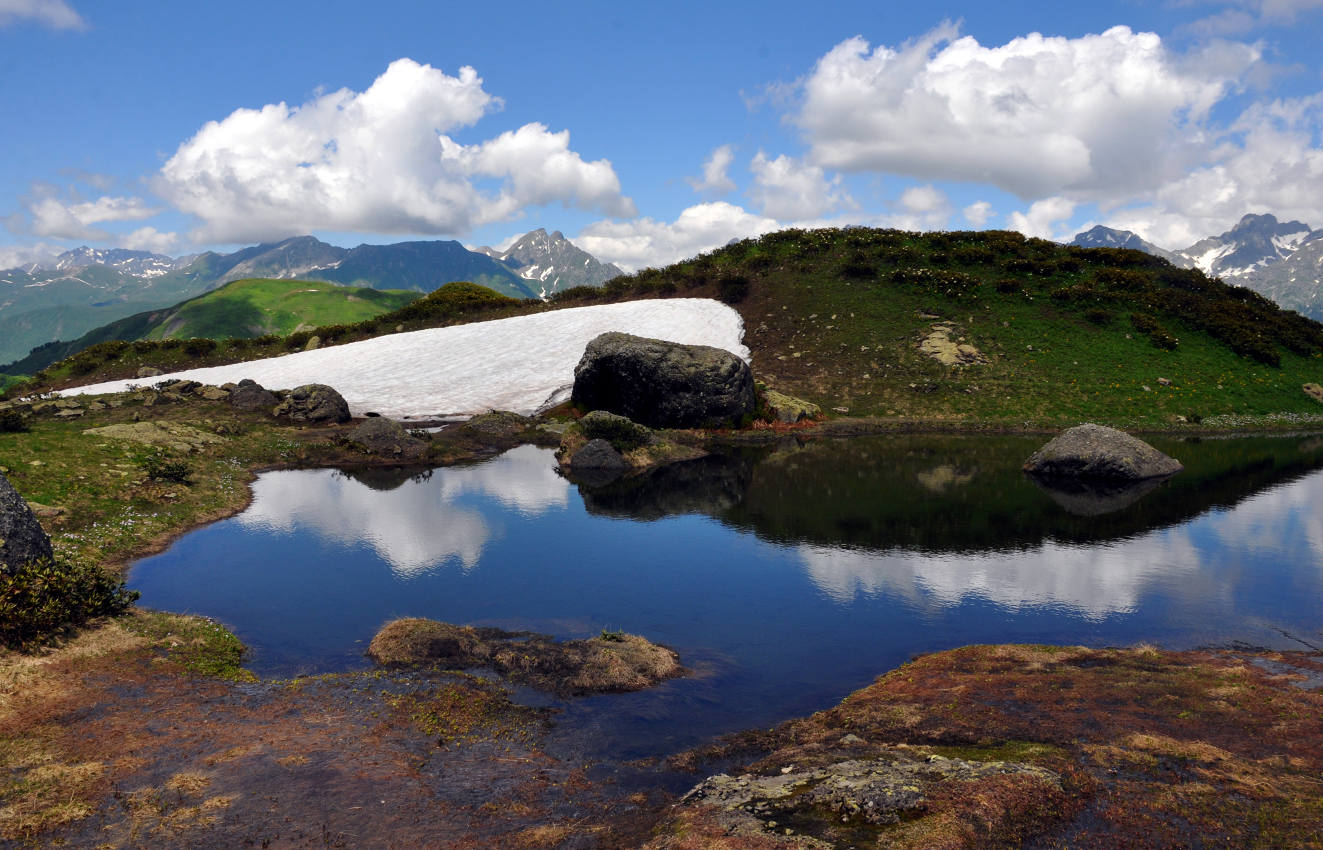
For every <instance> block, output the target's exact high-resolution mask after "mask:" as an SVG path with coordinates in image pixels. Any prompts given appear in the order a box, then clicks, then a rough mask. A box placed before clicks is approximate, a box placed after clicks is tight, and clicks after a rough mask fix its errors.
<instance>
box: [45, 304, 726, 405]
mask: <svg viewBox="0 0 1323 850" xmlns="http://www.w3.org/2000/svg"><path fill="white" fill-rule="evenodd" d="M607 331H623V332H625V333H631V334H635V335H636V336H645V337H651V338H653V339H665V340H669V341H671V342H681V343H686V344H690V345H711V346H714V347H716V348H724V349H726V350H727V351H730V352H732V353H734V354H736V355H738V356H739V357H741V358H743V359H744V360H745V361H748V360H749V349H748V348H746V347H745V346H744V343H743V337H744V322H743V321H742V320H741V319H740V315H739V313H736V312H735V311H734V310H732V309H731V308H730V307H728V306H726V305H725V304H722V303H721V302H719V301H713V300H710V299H706V298H668V299H661V300H651V301H629V302H625V303H622V304H601V305H597V306H593V307H571V308H567V309H564V310H555V311H552V312H549V313H538V314H536V315H532V316H516V317H514V318H510V319H497V320H495V321H490V322H475V323H473V324H468V325H457V326H455V327H449V328H431V329H428V330H421V331H410V332H408V333H398V334H388V335H386V336H381V337H377V338H375V339H367V340H362V341H360V342H351V343H347V344H345V345H336V346H330V347H327V348H319V349H317V350H315V351H301V352H297V353H294V354H286V355H284V356H282V357H271V358H268V359H266V360H250V361H247V362H245V363H232V364H230V365H228V366H210V367H207V368H204V369H189V370H187V371H184V372H172V373H170V374H168V375H161V376H160V377H156V378H149V379H138V380H128V381H108V382H106V383H101V384H91V385H88V386H84V387H73V388H70V389H67V390H64V392H63V393H62V395H66V396H68V395H83V394H96V393H113V392H122V391H123V390H125V389H128V388H129V386H130V385H139V386H140V385H143V384H144V383H156V382H157V381H164V380H169V379H174V378H178V379H185V380H191V381H201V382H202V383H204V384H213V385H220V384H224V383H228V382H236V383H237V382H238V381H240V380H242V379H244V378H251V379H253V380H254V381H257V383H259V384H261V385H262V386H264V387H266V388H268V389H290V388H293V387H297V386H299V385H301V384H314V383H316V384H329V385H330V386H332V387H335V388H336V389H337V390H339V392H340V394H341V395H343V396H344V397H345V401H347V402H349V410H350V412H351V413H353V414H354V415H355V416H361V415H363V414H364V413H367V412H368V411H374V412H376V413H380V414H381V415H382V416H389V417H391V418H393V419H430V418H441V417H453V416H472V415H474V414H478V413H485V412H486V411H488V410H493V409H497V410H513V411H516V412H518V413H523V414H530V413H533V412H535V411H537V410H539V409H541V408H543V407H547V406H550V405H552V404H558V403H560V402H561V401H563V400H565V399H566V398H568V397H569V391H570V388H571V386H572V385H573V383H574V367H575V366H576V365H577V364H578V362H579V358H580V357H582V356H583V350H584V348H585V347H586V346H587V345H588V343H589V342H590V341H591V340H592V339H593V338H594V337H596V336H597V335H598V334H602V333H606V332H607Z"/></svg>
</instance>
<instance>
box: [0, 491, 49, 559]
mask: <svg viewBox="0 0 1323 850" xmlns="http://www.w3.org/2000/svg"><path fill="white" fill-rule="evenodd" d="M54 556H55V553H54V551H53V550H52V549H51V539H50V538H49V537H48V536H46V531H45V529H43V528H42V527H41V523H39V522H37V517H36V516H35V515H34V514H33V513H32V509H31V508H29V507H28V503H27V502H25V501H23V497H22V496H20V495H18V491H17V490H15V489H14V486H13V485H12V484H10V483H9V479H8V478H6V477H5V476H4V475H3V474H0V571H3V572H6V573H12V572H14V571H15V570H16V569H18V568H19V567H20V566H22V565H23V564H26V563H27V562H28V561H35V560H37V559H39V558H52V557H54Z"/></svg>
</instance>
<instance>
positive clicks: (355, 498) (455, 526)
mask: <svg viewBox="0 0 1323 850" xmlns="http://www.w3.org/2000/svg"><path fill="white" fill-rule="evenodd" d="M544 455H545V453H544V452H542V451H540V450H538V449H536V448H534V447H532V446H521V447H519V448H516V449H514V450H513V451H509V452H506V453H505V454H503V455H501V456H500V457H499V458H497V459H495V460H493V461H491V462H489V463H485V464H481V465H478V466H471V467H455V468H452V469H447V470H445V474H444V475H443V476H441V477H440V479H439V480H438V481H437V486H422V485H424V484H425V483H427V482H429V481H430V480H431V479H432V472H431V471H430V470H428V471H421V472H420V471H415V470H382V469H367V470H355V471H353V472H349V473H337V472H334V471H332V470H317V471H299V472H296V473H275V474H268V475H263V476H260V477H259V478H258V480H257V481H256V482H254V484H253V503H252V505H251V506H250V507H249V508H248V510H246V511H244V512H243V513H242V514H240V515H239V516H238V517H237V521H238V523H239V524H240V525H242V526H244V527H246V528H249V529H252V530H254V531H265V532H278V533H285V534H292V533H295V532H296V531H300V530H306V531H311V532H314V533H315V534H317V535H319V536H320V537H321V538H323V539H324V540H327V541H333V542H335V543H338V544H340V545H344V546H354V545H364V544H365V545H368V546H370V547H371V548H372V549H373V550H374V551H375V552H376V553H377V555H378V557H380V558H381V559H382V560H383V561H385V562H386V563H387V564H389V565H390V568H391V571H392V572H393V573H394V574H395V575H397V576H399V577H401V578H412V577H415V576H418V575H421V574H423V573H426V572H428V571H430V570H434V569H436V568H438V567H440V566H442V565H443V564H445V563H447V562H449V561H451V560H455V561H458V563H459V566H460V568H461V569H462V570H464V571H468V570H471V569H473V568H474V567H475V566H477V564H478V562H479V560H480V559H481V557H482V552H483V548H484V547H485V546H486V544H487V543H488V541H489V540H490V539H491V538H492V535H493V531H492V527H491V525H490V524H489V523H488V521H487V519H486V518H485V517H484V515H483V513H482V512H481V511H479V510H475V509H473V508H469V507H465V506H464V505H462V504H460V500H461V498H462V497H463V496H465V495H466V494H473V493H476V494H481V495H483V496H486V497H488V498H491V499H495V500H496V501H498V502H499V503H501V504H504V505H506V506H508V507H510V508H512V509H514V510H516V511H517V512H519V513H520V514H523V515H526V516H535V515H537V514H540V513H543V512H545V511H549V510H553V509H564V508H565V507H566V505H567V504H568V502H569V489H570V486H569V484H568V483H567V482H566V481H565V480H564V479H562V478H560V477H559V476H557V475H556V473H555V471H554V470H553V469H551V468H550V467H549V466H548V464H547V462H546V459H545V456H544ZM310 477H312V478H314V479H315V482H314V481H310V480H309V478H310ZM406 484H412V485H414V486H404V485H406Z"/></svg>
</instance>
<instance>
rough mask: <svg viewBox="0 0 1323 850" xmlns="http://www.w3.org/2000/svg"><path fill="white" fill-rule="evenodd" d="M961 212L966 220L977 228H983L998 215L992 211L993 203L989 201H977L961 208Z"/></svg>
mask: <svg viewBox="0 0 1323 850" xmlns="http://www.w3.org/2000/svg"><path fill="white" fill-rule="evenodd" d="M960 213H961V215H963V216H964V217H965V221H967V222H969V223H970V224H971V225H973V226H974V228H975V229H981V228H982V227H983V226H984V225H986V224H987V223H988V222H989V221H991V220H992V217H993V216H994V215H996V213H995V212H993V211H992V204H990V203H988V202H987V201H975V202H974V203H972V204H970V205H969V206H967V207H965V208H964V209H963V210H961V211H960Z"/></svg>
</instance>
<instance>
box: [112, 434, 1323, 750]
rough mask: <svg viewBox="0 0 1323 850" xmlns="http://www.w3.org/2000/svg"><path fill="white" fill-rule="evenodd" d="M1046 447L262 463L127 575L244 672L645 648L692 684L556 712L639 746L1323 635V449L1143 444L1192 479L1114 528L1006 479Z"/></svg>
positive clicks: (854, 445)
mask: <svg viewBox="0 0 1323 850" xmlns="http://www.w3.org/2000/svg"><path fill="white" fill-rule="evenodd" d="M1041 442H1042V439H1041V438H1034V437H952V436H887V437H876V438H853V439H850V440H843V441H826V440H820V441H811V442H804V443H800V442H798V441H795V440H787V441H785V442H783V443H782V444H781V445H778V446H776V447H775V448H773V449H759V450H756V451H750V450H741V451H732V452H730V453H728V454H722V455H713V456H710V457H707V458H704V459H701V460H698V461H693V462H690V463H685V464H676V465H673V466H667V467H662V468H660V469H657V470H654V471H652V472H649V473H647V474H643V475H634V476H628V477H625V478H621V479H618V480H616V481H614V482H612V483H609V484H603V485H599V486H592V487H590V486H586V485H584V486H577V485H574V484H571V483H570V482H569V481H567V480H565V479H564V478H562V477H561V476H560V475H559V474H558V473H557V472H556V470H555V460H554V458H553V456H552V453H551V452H550V451H547V450H544V449H537V448H533V447H528V446H525V447H521V448H518V449H515V450H513V451H510V452H507V453H505V454H503V455H501V456H499V457H497V458H494V459H492V460H490V461H486V462H483V463H479V464H474V465H469V466H461V467H448V468H439V469H435V470H427V471H417V470H397V471H390V470H379V469H377V470H366V471H353V472H336V471H333V470H300V471H282V472H273V473H267V474H264V475H262V476H260V477H259V479H258V481H257V482H256V483H255V484H254V488H253V489H254V500H253V504H252V506H251V507H250V508H249V509H248V510H247V511H245V512H244V513H243V514H241V515H239V516H237V517H235V518H233V519H230V520H225V521H222V522H219V523H216V524H214V525H212V526H208V527H206V528H203V529H199V530H198V531H196V532H193V533H190V534H188V535H186V536H184V537H183V538H181V539H180V540H179V541H177V542H176V543H175V545H174V546H172V547H171V549H170V550H168V551H167V552H165V553H162V554H161V555H158V556H154V557H152V558H147V559H145V560H143V561H141V562H139V563H138V564H136V565H135V567H134V569H133V571H132V573H131V575H130V585H131V586H132V587H134V588H135V589H138V590H140V591H141V592H142V604H144V605H146V606H149V607H157V608H164V609H167V610H176V611H191V612H195V613H201V614H207V615H210V616H213V617H216V618H217V619H220V620H221V621H223V622H225V623H227V624H228V625H230V626H231V627H232V628H233V629H235V631H236V632H237V633H238V635H239V636H240V637H241V638H242V639H243V640H244V641H245V642H246V643H248V644H249V645H250V646H252V647H253V648H254V655H253V657H252V660H251V662H250V663H251V666H252V667H253V668H254V669H255V670H256V671H257V672H259V673H291V672H319V671H325V670H335V669H353V668H362V667H364V666H366V664H367V662H366V661H365V660H364V659H363V657H362V651H363V647H365V646H366V643H367V641H368V640H369V639H370V638H371V636H372V634H373V633H374V632H375V631H376V629H377V628H378V627H379V626H380V625H381V624H382V623H383V622H385V621H386V620H387V619H390V618H392V617H396V616H424V617H433V618H436V619H440V620H445V621H450V622H461V623H471V624H475V625H492V626H499V627H502V628H507V629H530V630H534V631H541V632H548V633H553V634H556V635H558V636H561V637H580V636H584V635H588V634H593V633H596V632H597V631H599V630H601V629H604V628H610V629H624V630H626V631H630V632H636V633H639V634H644V635H646V636H648V637H649V638H651V639H653V640H656V641H658V642H661V643H665V644H667V645H670V646H672V647H674V648H676V649H677V650H678V651H679V652H680V653H681V656H682V658H683V659H684V660H685V663H686V665H688V666H690V667H692V668H694V669H696V671H697V674H696V675H695V676H693V677H691V678H688V679H680V680H674V681H671V682H667V683H665V684H664V685H662V686H660V687H658V688H656V689H653V690H651V691H646V692H640V693H639V694H631V695H626V696H612V697H600V698H590V699H587V700H581V701H576V702H574V703H572V704H568V705H566V706H564V707H563V710H564V712H566V714H565V715H564V716H565V717H570V716H576V712H578V713H582V714H583V717H584V718H587V719H585V720H584V721H583V722H585V723H589V724H590V725H591V726H592V728H593V730H594V732H593V734H594V735H596V736H598V737H599V738H600V739H601V741H602V746H603V747H606V746H608V745H610V746H616V745H617V744H619V743H620V741H622V740H623V741H626V742H628V743H627V745H626V748H630V747H632V748H634V749H635V750H637V751H638V752H644V751H647V752H656V751H658V748H661V749H664V748H665V747H666V746H673V745H675V744H676V742H693V741H694V740H697V739H698V738H701V737H703V736H704V735H708V734H712V733H715V732H720V731H726V730H730V729H735V728H744V727H748V726H751V725H761V724H765V723H771V722H775V721H777V720H780V719H784V718H786V717H790V716H794V715H796V714H802V713H804V712H807V711H812V710H815V709H817V708H822V707H825V706H826V705H829V704H831V703H833V702H835V701H836V700H839V699H840V698H841V697H842V696H844V695H845V694H846V693H848V692H849V691H850V690H852V689H854V688H857V687H860V686H862V685H864V684H866V683H867V682H868V681H870V680H871V678H872V677H874V676H876V675H877V674H879V673H881V672H883V671H885V670H887V669H889V668H891V667H894V666H895V665H897V664H899V663H902V662H903V661H905V660H906V659H907V658H909V657H910V656H912V655H913V654H914V653H916V652H923V651H929V650H935V649H942V648H947V647H952V646H959V645H962V644H968V643H990V642H1007V641H1011V642H1042V643H1071V644H1076V643H1082V644H1092V645H1099V644H1108V645H1127V644H1133V643H1136V642H1140V641H1150V642H1154V643H1158V644H1160V645H1164V646H1170V647H1173V648H1180V647H1189V646H1195V645H1202V644H1219V643H1220V644H1226V643H1230V642H1233V641H1240V642H1247V643H1254V644H1259V645H1268V646H1280V647H1282V648H1289V647H1294V646H1299V643H1298V642H1297V640H1304V641H1310V642H1314V643H1317V642H1318V641H1319V640H1323V633H1320V623H1319V618H1318V615H1317V600H1318V599H1319V598H1323V514H1321V513H1320V512H1319V511H1318V510H1317V509H1316V506H1317V505H1319V504H1323V471H1320V470H1319V467H1320V466H1323V445H1321V444H1320V442H1319V441H1318V440H1310V439H1304V438H1294V437H1278V438H1266V437H1264V438H1239V439H1234V440H1204V441H1203V442H1198V443H1186V442H1180V441H1176V440H1153V441H1152V442H1154V444H1155V445H1157V447H1158V448H1160V449H1162V450H1163V451H1165V452H1167V453H1168V454H1170V455H1172V456H1173V457H1176V458H1177V459H1178V460H1180V461H1181V462H1182V463H1184V464H1185V471H1184V472H1182V473H1180V474H1178V475H1177V476H1175V477H1174V478H1172V479H1170V480H1168V481H1166V482H1163V483H1161V484H1160V485H1158V486H1157V487H1156V488H1154V489H1152V490H1151V491H1150V492H1146V493H1141V494H1138V495H1137V496H1135V494H1122V496H1121V497H1120V498H1115V499H1112V498H1111V495H1109V494H1103V495H1102V497H1101V499H1102V501H1103V502H1105V505H1104V507H1106V508H1107V509H1108V510H1107V512H1101V513H1100V512H1098V511H1097V510H1094V509H1092V508H1089V509H1087V510H1081V509H1080V502H1079V501H1078V499H1076V501H1070V500H1067V502H1066V504H1065V505H1064V506H1063V504H1062V503H1060V502H1059V501H1057V500H1056V498H1055V497H1057V496H1058V495H1059V494H1054V493H1048V492H1044V491H1043V490H1042V489H1040V488H1039V487H1038V486H1036V485H1035V484H1034V483H1033V482H1032V481H1030V480H1029V479H1028V478H1026V477H1025V476H1024V475H1023V474H1022V473H1021V472H1020V465H1021V463H1022V462H1023V460H1024V458H1025V457H1027V456H1028V455H1029V454H1030V453H1031V452H1032V451H1033V450H1034V449H1035V448H1037V447H1038V445H1039V444H1041ZM1075 495H1076V496H1077V495H1078V494H1075ZM1132 496H1133V497H1134V498H1132ZM1109 500H1110V501H1109ZM1094 506H1095V507H1096V503H1095V505H1094ZM1085 507H1086V508H1088V507H1089V505H1088V504H1086V505H1085ZM644 729H646V732H644V731H642V730H644ZM667 736H669V737H667ZM663 739H665V740H666V743H664V742H663ZM612 741H614V742H615V743H611V742H612Z"/></svg>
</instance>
